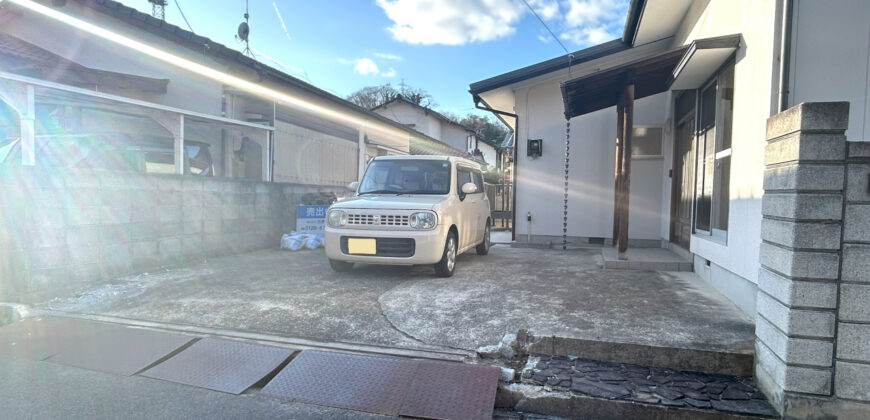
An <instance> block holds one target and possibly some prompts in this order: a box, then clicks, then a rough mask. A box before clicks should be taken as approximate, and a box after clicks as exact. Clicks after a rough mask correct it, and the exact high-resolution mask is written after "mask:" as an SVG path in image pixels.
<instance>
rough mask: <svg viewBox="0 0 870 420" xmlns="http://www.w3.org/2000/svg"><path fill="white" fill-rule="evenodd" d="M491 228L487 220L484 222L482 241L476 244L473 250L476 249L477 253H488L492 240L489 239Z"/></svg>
mask: <svg viewBox="0 0 870 420" xmlns="http://www.w3.org/2000/svg"><path fill="white" fill-rule="evenodd" d="M490 233H491V229H490V227H489V221H487V222H486V228H484V231H483V242H481V243H479V244H477V247H476V248H475V250H476V251H477V255H486V254H489V247H490V246H492V240H491V239H490Z"/></svg>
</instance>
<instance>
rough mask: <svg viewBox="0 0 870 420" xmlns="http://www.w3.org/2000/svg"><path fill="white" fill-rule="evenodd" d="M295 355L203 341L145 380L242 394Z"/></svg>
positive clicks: (228, 342)
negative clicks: (153, 379) (150, 379)
mask: <svg viewBox="0 0 870 420" xmlns="http://www.w3.org/2000/svg"><path fill="white" fill-rule="evenodd" d="M293 352H294V350H291V349H285V348H281V347H271V346H262V345H258V344H248V343H242V342H240V341H232V340H221V339H216V338H203V339H202V340H199V341H197V342H196V343H194V344H193V345H191V346H190V347H188V348H186V349H184V350H182V351H181V352H180V353H178V354H176V355H175V356H172V357H171V358H170V359H169V360H167V361H165V362H163V363H160V364H159V365H157V366H154V367H152V368H151V369H148V370H146V371H145V372H143V373H142V376H147V377H149V378H156V379H163V380H166V381H171V382H178V383H182V384H185V385H192V386H198V387H200V388H206V389H212V390H215V391H222V392H228V393H230V394H241V393H242V392H244V391H245V390H246V389H248V388H250V387H251V385H254V384H255V383H257V382H259V381H260V380H261V379H263V378H264V377H265V376H266V375H268V374H269V373H270V372H272V371H273V370H275V368H277V367H278V366H279V365H281V363H283V362H284V361H285V360H287V358H288V357H290V355H292V354H293Z"/></svg>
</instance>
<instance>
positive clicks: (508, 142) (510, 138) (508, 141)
mask: <svg viewBox="0 0 870 420" xmlns="http://www.w3.org/2000/svg"><path fill="white" fill-rule="evenodd" d="M511 147H514V133H511V132H510V131H508V133H507V135H505V136H504V140H502V141H501V145H500V146H499V148H500V149H509V148H511Z"/></svg>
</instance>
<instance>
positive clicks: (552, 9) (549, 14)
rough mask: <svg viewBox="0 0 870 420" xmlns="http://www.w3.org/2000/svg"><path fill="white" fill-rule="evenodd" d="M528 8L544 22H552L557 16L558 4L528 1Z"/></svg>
mask: <svg viewBox="0 0 870 420" xmlns="http://www.w3.org/2000/svg"><path fill="white" fill-rule="evenodd" d="M529 6H532V9H535V13H537V14H538V16H540V17H541V19H544V20H553V19H555V18H556V17H558V16H559V2H557V1H556V0H529Z"/></svg>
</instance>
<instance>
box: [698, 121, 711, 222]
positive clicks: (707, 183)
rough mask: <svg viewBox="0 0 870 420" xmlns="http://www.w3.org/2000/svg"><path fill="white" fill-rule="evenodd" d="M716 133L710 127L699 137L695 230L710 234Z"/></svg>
mask: <svg viewBox="0 0 870 420" xmlns="http://www.w3.org/2000/svg"><path fill="white" fill-rule="evenodd" d="M715 133H716V129H715V127H710V129H708V130H707V131H706V132H705V133H702V134H699V135H698V191H697V197H698V199H697V204H696V205H695V228H696V229H698V230H703V231H708V232H709V231H710V216H711V214H710V211H711V209H712V199H713V159H714V153H713V149H714V138H715Z"/></svg>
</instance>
